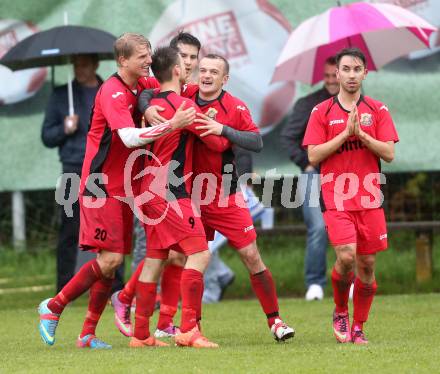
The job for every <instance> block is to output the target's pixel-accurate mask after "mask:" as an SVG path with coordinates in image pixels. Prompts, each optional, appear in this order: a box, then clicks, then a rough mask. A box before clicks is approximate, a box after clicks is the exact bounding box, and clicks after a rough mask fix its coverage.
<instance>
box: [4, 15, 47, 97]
mask: <svg viewBox="0 0 440 374" xmlns="http://www.w3.org/2000/svg"><path fill="white" fill-rule="evenodd" d="M37 31H38V30H37V28H36V27H35V26H33V25H32V24H30V23H29V22H25V21H19V20H14V19H0V58H1V57H2V56H3V55H4V54H5V53H6V52H7V51H9V49H11V48H12V47H13V46H14V45H16V44H17V43H18V42H19V41H21V40H23V39H25V38H26V37H28V36H29V35H32V34H35V33H36V32H37ZM46 73H47V70H46V68H35V69H25V70H18V71H15V72H13V71H11V70H9V69H8V68H7V67H5V66H2V65H0V82H1V86H0V105H3V104H13V103H17V102H19V101H23V100H25V99H27V98H29V97H31V96H33V95H34V94H35V93H36V92H37V91H38V90H39V89H40V88H41V86H42V85H43V83H44V81H45V79H46Z"/></svg>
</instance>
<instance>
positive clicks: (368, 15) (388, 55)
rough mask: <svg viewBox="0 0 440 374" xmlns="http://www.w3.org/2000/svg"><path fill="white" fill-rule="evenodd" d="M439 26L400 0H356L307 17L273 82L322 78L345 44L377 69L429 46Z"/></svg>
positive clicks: (286, 48)
mask: <svg viewBox="0 0 440 374" xmlns="http://www.w3.org/2000/svg"><path fill="white" fill-rule="evenodd" d="M435 30H437V29H436V28H435V27H434V26H432V25H431V24H429V23H428V22H427V21H425V20H424V19H423V18H421V17H419V16H417V15H416V14H414V13H412V12H410V11H409V10H407V9H404V8H401V7H399V6H397V5H392V4H383V3H374V4H371V3H363V2H359V3H352V4H348V5H344V6H339V7H334V8H331V9H329V10H327V11H326V12H324V13H322V14H320V15H317V16H315V17H312V18H309V19H308V20H306V21H304V22H303V23H301V24H300V25H299V26H298V27H297V28H296V29H295V30H293V32H292V33H291V34H290V36H289V39H288V40H287V43H286V45H285V46H284V49H283V51H282V52H281V55H280V57H279V58H278V62H277V64H276V67H275V72H274V74H273V77H272V82H275V81H301V82H303V83H307V84H315V83H317V82H319V81H321V80H322V74H323V73H322V72H323V66H324V63H325V60H326V59H327V58H328V57H330V56H332V55H335V54H336V53H337V52H338V51H340V50H341V49H343V48H346V47H358V48H360V49H361V50H362V51H363V52H364V53H365V55H366V58H367V68H368V69H369V70H377V69H379V68H381V67H382V66H384V65H385V64H387V63H389V62H390V61H392V60H394V59H396V58H398V57H401V56H404V55H406V54H408V53H409V52H412V51H416V50H420V49H424V48H427V47H428V46H429V35H430V34H431V33H432V32H433V31H435Z"/></svg>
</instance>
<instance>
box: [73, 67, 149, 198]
mask: <svg viewBox="0 0 440 374" xmlns="http://www.w3.org/2000/svg"><path fill="white" fill-rule="evenodd" d="M142 89H143V87H142V86H141V85H140V84H139V83H138V84H137V87H136V89H135V90H131V89H130V87H128V86H127V85H126V84H125V83H124V81H123V80H122V79H121V77H120V76H119V75H118V74H114V75H112V76H111V77H110V78H109V79H107V80H106V81H105V82H104V83H103V84H102V86H101V87H100V89H99V91H98V93H97V94H96V97H95V104H94V107H93V109H92V113H91V118H90V125H89V132H88V134H87V145H86V153H85V158H84V163H83V168H82V174H81V185H80V193H81V194H83V195H87V196H96V192H95V191H96V189H94V188H93V187H92V186H93V185H95V186H98V187H99V188H101V189H102V190H103V191H104V192H105V195H106V196H111V197H114V196H121V197H124V196H126V193H128V195H131V194H130V193H129V191H125V188H124V182H127V183H128V182H130V180H127V179H131V182H132V188H133V190H134V191H135V193H136V192H137V188H136V187H138V186H136V185H135V184H136V183H135V182H133V178H132V176H134V175H136V174H137V173H138V172H139V170H140V168H141V167H142V162H143V160H141V159H139V160H137V161H136V162H135V163H134V165H133V170H132V172H131V173H127V176H126V177H124V168H125V166H126V163H127V159H128V158H129V156H130V155H131V153H132V152H133V151H134V149H129V148H127V147H126V146H125V145H124V143H123V142H122V140H121V139H120V137H119V135H118V134H117V130H118V129H122V128H125V127H140V124H141V117H142V115H141V113H140V112H139V111H138V110H137V95H138V93H140V92H141V90H142ZM137 184H139V182H137Z"/></svg>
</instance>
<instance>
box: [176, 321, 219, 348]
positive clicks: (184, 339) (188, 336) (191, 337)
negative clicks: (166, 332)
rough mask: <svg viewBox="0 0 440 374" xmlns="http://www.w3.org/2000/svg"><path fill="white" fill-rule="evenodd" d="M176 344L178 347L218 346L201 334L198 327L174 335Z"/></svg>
mask: <svg viewBox="0 0 440 374" xmlns="http://www.w3.org/2000/svg"><path fill="white" fill-rule="evenodd" d="M174 341H175V342H176V345H178V346H180V347H193V348H218V344H217V343H213V342H211V341H209V340H208V339H207V338H206V337H204V336H203V335H202V333H201V332H200V331H199V329H198V327H197V326H196V327H194V328H193V329H192V330H190V331H188V332H181V333H179V334H177V335H176V336H174Z"/></svg>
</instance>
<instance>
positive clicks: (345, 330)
mask: <svg viewBox="0 0 440 374" xmlns="http://www.w3.org/2000/svg"><path fill="white" fill-rule="evenodd" d="M333 333H334V335H335V338H336V340H337V341H338V343H348V342H350V341H351V334H350V319H349V318H348V312H345V313H336V312H334V313H333Z"/></svg>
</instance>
